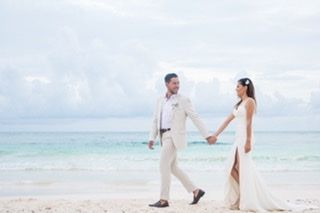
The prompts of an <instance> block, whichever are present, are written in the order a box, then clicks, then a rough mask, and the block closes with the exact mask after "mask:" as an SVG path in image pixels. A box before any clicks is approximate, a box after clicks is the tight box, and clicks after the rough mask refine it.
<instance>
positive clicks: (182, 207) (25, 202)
mask: <svg viewBox="0 0 320 213" xmlns="http://www.w3.org/2000/svg"><path fill="white" fill-rule="evenodd" d="M149 202H151V200H145V199H114V200H111V199H74V198H70V199H66V198H60V199H59V198H54V199H53V198H16V199H1V200H0V206H1V209H0V212H1V213H2V212H3V213H9V212H35V213H36V212H70V213H71V212H78V213H79V212H110V213H118V212H119V213H124V212H137V213H138V212H139V213H140V212H146V213H147V212H148V213H149V212H150V213H151V212H170V213H175V212H181V213H188V212H190V213H194V212H201V213H204V212H221V213H222V212H240V211H236V210H234V211H232V210H228V209H226V208H224V207H223V204H222V202H221V201H216V200H204V201H202V202H200V203H199V204H198V205H196V206H190V205H188V202H189V201H188V200H172V201H171V203H170V207H169V208H165V209H155V208H150V207H148V206H147V204H148V203H149ZM295 203H304V204H312V205H316V206H320V200H319V199H313V200H312V199H303V200H296V201H295ZM303 212H310V213H311V212H314V213H315V212H320V210H319V209H314V210H305V211H303Z"/></svg>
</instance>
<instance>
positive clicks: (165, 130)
mask: <svg viewBox="0 0 320 213" xmlns="http://www.w3.org/2000/svg"><path fill="white" fill-rule="evenodd" d="M170 130H171V129H170V128H168V129H160V133H161V134H163V133H165V132H167V131H170Z"/></svg>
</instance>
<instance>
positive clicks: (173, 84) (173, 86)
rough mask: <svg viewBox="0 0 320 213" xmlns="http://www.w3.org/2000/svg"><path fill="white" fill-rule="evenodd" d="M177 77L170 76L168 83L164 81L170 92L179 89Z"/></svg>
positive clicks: (173, 92)
mask: <svg viewBox="0 0 320 213" xmlns="http://www.w3.org/2000/svg"><path fill="white" fill-rule="evenodd" d="M179 84H180V82H179V78H171V80H170V82H169V83H166V86H167V89H168V91H169V92H170V93H172V94H177V93H178V90H179Z"/></svg>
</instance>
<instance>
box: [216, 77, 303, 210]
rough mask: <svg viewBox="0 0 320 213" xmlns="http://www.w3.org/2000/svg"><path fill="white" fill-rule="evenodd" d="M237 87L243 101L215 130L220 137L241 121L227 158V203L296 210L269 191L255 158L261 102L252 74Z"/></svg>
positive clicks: (244, 207) (233, 206) (237, 206)
mask: <svg viewBox="0 0 320 213" xmlns="http://www.w3.org/2000/svg"><path fill="white" fill-rule="evenodd" d="M236 91H237V95H238V97H239V98H240V101H239V102H238V103H237V104H236V105H235V107H234V110H233V113H232V114H230V115H229V116H228V117H227V119H226V120H225V121H224V123H223V124H222V125H221V126H220V128H218V130H217V131H216V133H215V134H214V136H216V137H218V136H219V135H220V134H221V133H222V132H223V130H224V129H225V128H226V127H227V126H228V125H229V123H230V122H231V121H232V120H234V119H235V120H236V121H237V129H236V137H235V143H234V145H233V147H232V150H231V151H232V152H231V154H230V156H229V158H228V161H227V181H226V188H225V202H226V205H227V206H228V208H230V209H240V210H246V211H258V212H263V211H272V210H289V209H295V210H296V209H297V207H296V206H294V205H293V204H289V203H287V202H286V201H282V200H280V199H277V198H275V197H274V196H273V195H272V194H271V193H270V192H269V190H268V189H267V187H266V184H265V183H264V182H263V180H262V179H261V177H260V175H259V173H258V171H257V169H256V168H255V165H254V162H253V160H252V156H251V152H252V147H253V143H254V137H253V130H252V129H253V128H252V126H253V117H254V114H255V111H256V105H257V103H256V98H255V89H254V86H253V83H252V81H251V80H250V79H249V78H242V79H240V80H239V81H238V84H237V88H236ZM298 209H299V210H300V209H301V208H300V207H299V208H298Z"/></svg>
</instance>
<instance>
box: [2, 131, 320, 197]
mask: <svg viewBox="0 0 320 213" xmlns="http://www.w3.org/2000/svg"><path fill="white" fill-rule="evenodd" d="M147 138H148V133H147V132H121V133H120V132H94V133H90V132H87V133H83V132H81V133H73V132H69V133H61V132H53V133H46V132H38V133H32V132H27V133H17V132H16V133H11V132H10V133H0V173H1V176H0V188H1V189H2V191H1V195H11V194H16V193H20V194H28V193H29V192H30V191H34V190H35V187H33V185H32V184H37V186H39V184H40V185H42V186H48V185H49V186H50V184H52V183H57V182H59V183H60V184H64V183H71V182H77V181H80V182H82V183H87V182H90V181H92V180H95V181H98V182H99V181H100V182H103V183H108V182H110V183H115V182H117V181H118V182H119V181H120V182H119V184H121V183H128V182H130V181H132V180H134V181H136V182H138V183H139V182H142V183H144V182H149V183H150V182H152V181H155V178H157V177H158V165H159V146H157V147H156V149H155V150H153V151H151V150H148V149H147ZM233 138H234V133H233V132H228V133H225V134H224V135H223V136H222V137H221V138H219V141H218V143H217V144H216V145H212V146H209V145H208V144H207V143H206V142H205V141H204V140H203V139H202V138H201V137H200V136H199V134H198V133H196V132H195V133H190V134H189V135H188V141H189V146H188V148H187V149H185V150H183V151H181V152H180V153H179V164H180V165H181V167H182V168H183V169H184V170H186V171H187V172H193V173H197V172H200V173H204V174H214V173H217V174H221V173H222V171H223V169H224V161H225V160H226V157H227V156H228V154H229V150H230V148H231V145H232V143H233ZM255 139H256V142H255V147H254V150H253V156H254V159H255V162H256V164H257V166H258V168H259V170H261V171H262V172H264V173H270V174H275V173H279V172H280V173H286V172H295V173H300V174H303V173H305V172H307V173H308V172H309V173H310V172H311V173H312V174H317V175H316V176H313V178H312V177H311V180H316V179H317V177H319V174H320V132H257V133H255ZM120 174H121V175H120ZM140 174H143V175H140ZM308 181H309V180H308ZM315 183H316V184H318V182H317V181H315ZM26 185H27V186H28V187H29V191H28V190H27V189H25V186H26ZM98 185H99V184H98ZM52 188H54V187H52ZM97 188H99V186H97ZM19 189H20V191H19ZM22 189H24V190H25V191H23V190H22ZM38 189H39V190H40V189H41V187H40V188H39V187H38ZM47 189H48V188H47ZM17 190H18V191H17Z"/></svg>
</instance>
